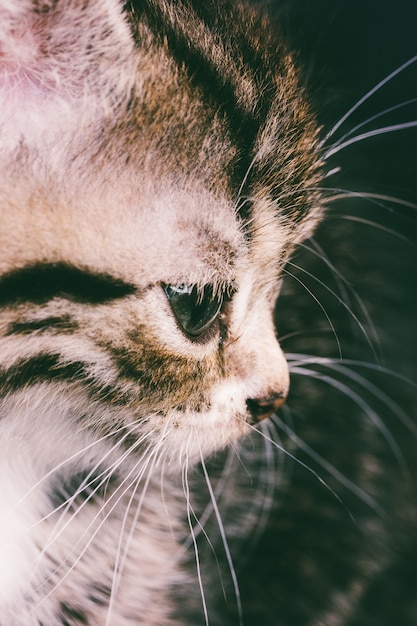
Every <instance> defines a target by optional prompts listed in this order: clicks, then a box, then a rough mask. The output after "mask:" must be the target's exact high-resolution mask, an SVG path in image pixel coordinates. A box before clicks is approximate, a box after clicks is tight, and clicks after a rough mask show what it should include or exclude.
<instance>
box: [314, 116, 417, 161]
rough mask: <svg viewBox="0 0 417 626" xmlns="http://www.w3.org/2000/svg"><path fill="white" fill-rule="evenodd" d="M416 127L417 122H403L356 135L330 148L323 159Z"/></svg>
mask: <svg viewBox="0 0 417 626" xmlns="http://www.w3.org/2000/svg"><path fill="white" fill-rule="evenodd" d="M415 127H417V120H411V121H410V122H403V123H401V124H391V125H390V126H383V127H382V128H376V129H374V130H370V131H368V132H366V133H362V134H361V135H356V137H351V138H350V139H346V141H343V142H342V143H339V144H336V145H335V146H334V147H333V148H330V150H328V152H326V153H325V154H324V155H323V159H325V160H327V159H330V157H332V156H334V155H335V154H337V153H338V152H340V151H341V150H344V149H345V148H347V147H348V146H351V145H353V144H355V143H358V142H359V141H364V140H365V139H371V138H372V137H377V136H378V135H385V134H388V133H394V132H398V131H400V130H406V129H407V128H415Z"/></svg>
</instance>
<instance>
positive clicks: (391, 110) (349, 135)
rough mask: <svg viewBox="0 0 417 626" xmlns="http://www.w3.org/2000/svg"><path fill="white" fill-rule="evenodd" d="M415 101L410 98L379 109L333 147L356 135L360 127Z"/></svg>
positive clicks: (415, 100)
mask: <svg viewBox="0 0 417 626" xmlns="http://www.w3.org/2000/svg"><path fill="white" fill-rule="evenodd" d="M415 102H417V98H410V99H409V100H406V101H405V102H400V103H399V104H395V105H393V106H391V107H389V108H387V109H384V110H383V111H379V113H376V114H375V115H372V116H371V117H368V118H367V119H366V120H364V121H363V122H360V124H357V125H356V126H354V127H353V128H351V129H350V130H349V131H348V132H347V133H345V134H344V135H343V136H342V137H340V139H338V140H337V141H336V142H335V143H334V144H332V146H331V147H332V148H333V147H337V146H339V145H340V144H341V143H343V142H344V141H345V140H346V139H348V137H351V136H352V135H354V133H356V132H357V131H358V130H359V129H360V128H364V126H367V125H368V124H371V123H372V122H374V121H375V120H377V119H379V118H380V117H383V116H384V115H388V114H389V113H393V112H394V111H398V110H399V109H403V108H404V107H406V106H409V105H410V104H414V103H415Z"/></svg>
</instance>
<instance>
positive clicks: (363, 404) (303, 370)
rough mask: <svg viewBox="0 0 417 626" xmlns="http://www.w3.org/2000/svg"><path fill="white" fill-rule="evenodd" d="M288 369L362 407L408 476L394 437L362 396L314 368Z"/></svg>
mask: <svg viewBox="0 0 417 626" xmlns="http://www.w3.org/2000/svg"><path fill="white" fill-rule="evenodd" d="M290 371H291V373H293V374H299V375H301V376H309V377H310V378H315V379H317V380H320V381H322V382H324V383H326V384H328V385H330V386H331V387H333V388H335V389H337V390H338V391H340V392H341V393H343V394H344V395H345V396H346V397H348V398H350V399H351V400H352V401H353V402H354V403H355V404H356V405H357V406H358V407H359V408H361V409H362V411H363V412H364V413H365V415H367V416H368V417H369V419H370V420H371V422H373V423H374V424H375V426H376V427H377V428H378V430H379V431H380V433H381V434H382V435H383V437H384V439H385V440H386V442H387V443H388V445H389V447H390V448H391V451H392V452H393V454H394V456H395V458H396V460H397V463H398V465H399V467H400V468H401V470H402V472H403V474H404V476H406V477H407V478H408V475H409V473H408V470H407V467H406V464H405V461H404V456H403V454H402V452H401V449H400V448H399V446H398V444H397V442H396V440H395V439H394V437H393V435H392V433H391V432H390V430H389V429H388V428H387V427H386V426H385V424H384V422H383V421H382V420H381V418H380V417H379V415H378V413H377V412H376V411H374V409H373V408H372V407H371V406H370V405H369V403H368V402H366V401H365V400H364V399H363V398H362V396H360V395H359V394H358V393H356V392H355V391H354V390H353V389H351V388H350V387H348V386H347V385H345V384H344V383H342V382H341V381H339V380H337V379H335V378H332V377H331V376H327V375H325V374H322V373H321V372H316V371H314V370H310V369H308V368H305V367H299V366H297V367H291V370H290Z"/></svg>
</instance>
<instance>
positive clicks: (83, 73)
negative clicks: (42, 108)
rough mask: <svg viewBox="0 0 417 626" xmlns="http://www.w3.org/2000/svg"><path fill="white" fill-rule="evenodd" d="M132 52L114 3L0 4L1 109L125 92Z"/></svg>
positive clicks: (36, 0)
mask: <svg viewBox="0 0 417 626" xmlns="http://www.w3.org/2000/svg"><path fill="white" fill-rule="evenodd" d="M132 49H133V43H132V38H131V34H130V31H129V28H128V25H127V23H126V21H125V19H124V16H123V14H122V8H121V6H120V4H119V2H118V1H117V0H91V1H90V2H85V3H76V2H72V1H71V0H19V2H16V1H15V0H0V105H1V104H2V101H4V100H7V99H11V100H12V102H13V104H15V105H17V104H18V105H22V104H23V105H24V104H25V102H27V101H28V100H29V101H30V100H31V98H33V97H34V96H36V97H44V98H45V99H50V98H53V97H58V98H66V99H75V100H80V99H82V98H86V97H87V98H88V95H89V94H91V93H94V94H95V95H97V94H99V93H100V94H101V97H102V98H105V97H106V96H108V95H109V93H116V94H117V93H120V91H122V90H123V91H126V89H128V88H129V87H130V81H131V78H127V77H129V76H131V75H132V72H131V69H132V68H131V66H130V65H129V67H126V64H129V59H130V58H131V56H132Z"/></svg>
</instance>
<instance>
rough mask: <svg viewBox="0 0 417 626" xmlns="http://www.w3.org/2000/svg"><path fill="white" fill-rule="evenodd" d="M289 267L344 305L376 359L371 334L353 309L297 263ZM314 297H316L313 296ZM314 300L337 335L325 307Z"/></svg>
mask: <svg viewBox="0 0 417 626" xmlns="http://www.w3.org/2000/svg"><path fill="white" fill-rule="evenodd" d="M288 265H291V267H295V268H296V269H297V270H299V271H300V272H303V274H306V276H309V278H312V279H313V280H314V281H316V282H317V283H318V284H319V285H320V286H321V287H323V288H324V289H325V290H326V291H327V292H328V293H330V294H331V295H332V296H333V297H334V298H335V299H336V300H337V302H338V303H339V304H340V305H342V307H343V308H344V309H345V310H346V311H347V312H348V313H349V315H350V316H351V317H352V319H353V320H354V321H355V322H356V324H357V325H358V327H359V329H360V330H361V332H362V333H363V335H364V337H365V339H366V342H367V344H368V345H369V347H370V349H371V351H372V354H373V355H374V357H375V358H376V353H375V347H374V345H373V343H372V341H371V339H370V337H369V334H368V332H367V331H366V329H365V327H364V325H363V324H362V322H361V321H360V319H359V318H358V316H357V315H356V314H355V313H354V312H353V309H352V307H350V306H348V305H347V304H346V302H345V301H344V300H343V299H342V298H341V297H340V296H338V294H337V293H336V292H335V291H334V290H333V289H331V288H330V287H329V286H328V285H326V283H324V282H323V281H322V280H320V279H319V278H317V276H314V274H312V273H311V272H309V271H308V270H306V269H305V268H304V267H301V266H300V265H297V264H296V263H293V262H291V261H289V262H288ZM290 275H291V276H292V277H293V278H294V275H293V274H290ZM301 284H303V283H301ZM304 287H305V285H304ZM308 291H309V290H308ZM309 293H310V294H311V295H313V294H312V293H311V291H309ZM313 297H314V296H313ZM314 299H315V301H316V302H317V303H318V304H319V305H320V308H321V309H322V311H323V312H324V313H325V315H326V318H327V320H328V322H329V323H330V325H331V328H332V330H333V332H334V334H335V335H336V330H335V327H334V325H333V324H332V322H331V321H330V318H329V316H328V314H327V312H326V311H325V309H324V307H323V306H322V305H321V303H320V302H319V301H318V299H317V298H314ZM336 338H337V345H338V348H339V356H340V358H341V357H342V350H341V345H340V342H339V339H338V337H337V335H336Z"/></svg>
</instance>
